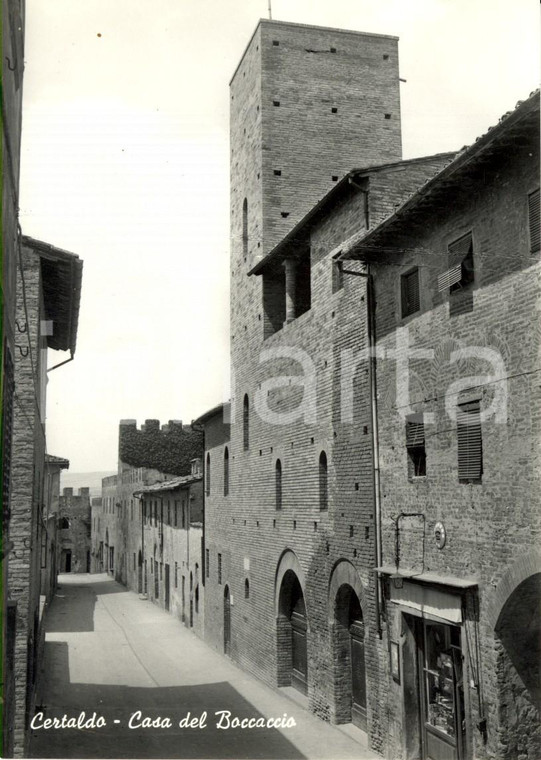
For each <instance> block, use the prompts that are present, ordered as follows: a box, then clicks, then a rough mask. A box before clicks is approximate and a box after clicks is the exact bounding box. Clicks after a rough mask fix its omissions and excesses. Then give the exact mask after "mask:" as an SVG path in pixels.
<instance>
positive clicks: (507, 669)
mask: <svg viewBox="0 0 541 760" xmlns="http://www.w3.org/2000/svg"><path fill="white" fill-rule="evenodd" d="M494 639H495V650H496V660H497V664H496V675H497V693H498V728H499V730H498V734H499V742H498V743H499V746H500V747H501V748H502V755H501V756H502V758H504V760H514V758H517V757H541V721H540V712H541V572H537V573H534V574H533V575H529V576H528V577H527V578H526V579H524V580H523V581H522V582H520V583H519V584H518V585H517V586H516V587H515V588H514V590H513V591H512V593H511V595H510V596H509V598H508V599H507V601H506V602H505V604H504V605H503V607H502V608H501V611H500V614H499V616H498V620H497V622H496V627H495V629H494Z"/></svg>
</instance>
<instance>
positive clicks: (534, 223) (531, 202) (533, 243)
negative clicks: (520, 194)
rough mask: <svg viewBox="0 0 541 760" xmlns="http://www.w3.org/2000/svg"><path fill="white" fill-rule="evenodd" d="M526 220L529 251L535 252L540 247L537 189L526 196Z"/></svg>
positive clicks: (540, 227) (540, 226)
mask: <svg viewBox="0 0 541 760" xmlns="http://www.w3.org/2000/svg"><path fill="white" fill-rule="evenodd" d="M528 221H529V225H530V252H531V253H535V252H536V251H538V250H539V249H540V248H541V217H540V207H539V189H537V190H535V191H534V192H533V193H530V194H529V196H528Z"/></svg>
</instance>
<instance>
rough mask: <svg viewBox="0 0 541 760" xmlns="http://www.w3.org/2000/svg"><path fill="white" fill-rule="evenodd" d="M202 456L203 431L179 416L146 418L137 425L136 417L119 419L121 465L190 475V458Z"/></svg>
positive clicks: (119, 455)
mask: <svg viewBox="0 0 541 760" xmlns="http://www.w3.org/2000/svg"><path fill="white" fill-rule="evenodd" d="M202 456H203V434H202V433H201V432H200V431H195V430H193V429H192V428H191V426H190V425H184V424H183V423H182V420H169V421H168V422H167V423H165V424H163V425H160V420H156V419H148V420H145V422H144V423H143V424H142V425H141V427H140V428H138V427H137V420H132V419H129V420H121V421H120V425H119V436H118V457H119V460H120V462H121V464H122V465H127V466H129V467H133V468H140V467H143V468H145V469H154V470H159V471H160V472H167V473H170V474H171V475H189V474H190V472H191V468H192V465H191V462H192V460H193V459H195V458H198V457H199V458H201V457H202Z"/></svg>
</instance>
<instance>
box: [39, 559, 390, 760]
mask: <svg viewBox="0 0 541 760" xmlns="http://www.w3.org/2000/svg"><path fill="white" fill-rule="evenodd" d="M224 712H225V714H224V715H222V713H224ZM83 713H84V715H83ZM205 713H206V717H205V716H204V714H205ZM216 713H218V715H216ZM227 713H230V715H227ZM284 714H285V715H286V718H284ZM64 715H66V716H67V717H66V719H65V721H64V725H65V722H66V721H67V720H69V719H72V720H75V721H77V720H79V721H80V723H81V724H82V723H86V725H87V727H85V728H74V727H58V728H56V727H54V724H52V721H51V719H53V718H57V719H58V721H59V722H60V721H61V720H62V717H63V716H64ZM134 715H135V717H132V716H134ZM235 716H236V717H238V718H239V719H241V720H242V719H250V718H252V719H254V720H253V722H255V720H257V719H258V718H259V719H261V718H263V722H265V724H266V721H267V719H273V720H276V719H280V721H278V725H274V724H273V725H271V727H267V726H266V725H265V727H253V728H249V727H247V728H241V727H233V726H232V725H231V724H232V722H233V720H232V719H233V717H235ZM100 718H101V720H100ZM145 719H146V720H145ZM183 719H184V721H183V725H182V727H181V726H179V722H181V721H182V720H183ZM287 719H293V721H294V723H295V725H294V726H291V725H290V726H289V727H287V726H286V727H282V726H281V725H280V722H281V721H282V722H284V723H285V722H286V721H287ZM47 720H49V721H51V723H47V722H46V721H47ZM228 720H229V727H228V728H225V729H224V728H218V726H217V724H220V721H221V725H222V726H226V725H228ZM87 721H88V723H87ZM102 721H103V722H104V723H105V724H106V725H102ZM130 721H131V724H132V726H134V727H132V728H130ZM192 721H193V727H188V726H187V725H186V724H187V723H190V722H192ZM33 722H34V726H35V728H34V730H33V731H32V737H31V744H30V757H54V758H236V759H237V760H241V758H242V759H244V758H279V759H283V760H286V759H289V758H291V760H295V759H296V758H310V759H311V758H313V759H314V760H316V759H317V758H329V759H332V760H342V759H343V760H346V759H349V758H352V759H353V758H354V759H355V760H375V759H376V758H379V756H378V755H376V754H374V753H373V752H372V751H371V750H369V749H368V748H367V745H366V736H365V734H363V733H362V732H361V731H359V730H358V729H353V728H351V727H349V728H348V729H347V732H346V731H344V730H342V729H339V728H337V727H335V726H331V725H330V724H328V723H325V722H323V721H320V720H319V719H317V718H315V717H314V716H313V715H312V714H311V713H309V712H308V711H307V710H305V709H304V708H303V707H302V706H300V705H299V704H298V703H297V702H296V701H293V700H292V699H291V698H290V697H289V696H288V693H287V690H286V691H284V690H279V689H276V690H274V689H271V688H270V687H268V686H266V685H265V684H262V683H261V682H259V681H258V680H257V679H255V678H253V677H251V676H250V675H248V674H246V673H244V672H243V671H241V670H240V669H239V668H238V667H236V666H235V665H234V664H233V663H232V662H231V661H230V660H229V659H228V658H226V657H224V656H223V655H221V654H218V653H217V652H215V651H214V650H212V649H210V648H209V647H208V646H207V645H206V644H205V643H204V642H203V641H201V640H200V639H198V638H197V637H196V636H195V635H194V634H193V633H192V632H191V631H190V630H189V629H187V628H186V627H185V626H184V625H182V623H181V622H180V621H178V620H176V619H175V618H174V617H173V616H172V615H170V614H169V613H166V612H164V611H162V610H160V609H159V608H158V607H156V606H155V605H153V604H152V603H151V602H150V601H146V600H142V599H140V598H139V596H138V595H137V594H134V593H132V592H130V591H127V590H126V589H125V588H124V587H123V586H121V585H120V584H118V583H116V582H115V581H112V580H111V579H110V578H109V577H108V576H107V575H105V574H103V575H63V576H60V588H59V590H58V593H57V595H56V596H55V598H54V600H53V602H52V604H51V606H50V608H49V610H48V612H47V618H46V639H45V657H44V663H43V672H42V675H41V678H40V681H39V684H38V700H37V707H36V711H35V714H34V717H33ZM153 722H154V725H153ZM156 722H157V723H158V725H156ZM260 722H261V721H260ZM290 723H291V721H290ZM51 724H52V725H51ZM143 724H145V727H143ZM169 724H171V725H169ZM147 725H148V727H146V726H147ZM46 726H51V727H46ZM70 726H71V724H70ZM380 760H381V759H380Z"/></svg>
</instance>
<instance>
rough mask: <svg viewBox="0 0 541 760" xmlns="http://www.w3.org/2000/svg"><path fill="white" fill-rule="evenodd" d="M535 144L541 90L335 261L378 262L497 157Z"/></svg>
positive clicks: (346, 247)
mask: <svg viewBox="0 0 541 760" xmlns="http://www.w3.org/2000/svg"><path fill="white" fill-rule="evenodd" d="M533 143H535V144H536V145H538V143H539V90H536V91H535V92H533V93H532V94H531V95H530V96H529V98H528V99H527V100H525V101H520V102H519V103H518V104H517V106H516V108H515V109H514V110H513V111H510V112H508V113H506V114H504V115H503V116H502V117H501V119H500V121H499V122H498V124H496V125H495V126H493V127H490V129H489V130H488V131H487V132H486V133H485V134H484V135H482V136H481V137H478V138H477V140H476V141H475V142H474V143H473V144H472V145H470V146H468V147H466V148H464V149H463V150H462V151H461V152H460V153H459V154H458V155H457V156H456V158H455V159H454V160H453V161H451V163H450V164H448V165H447V166H446V167H445V168H444V169H442V170H441V171H440V172H438V174H436V176H435V177H433V178H431V179H429V180H428V181H427V182H425V184H424V185H422V186H421V187H420V188H419V189H418V190H417V191H416V192H415V193H413V194H412V195H411V196H410V197H409V198H408V199H407V200H406V201H405V202H404V203H403V204H402V205H401V206H399V207H398V209H396V210H395V211H394V212H393V213H392V214H390V215H389V216H388V217H387V219H384V221H383V222H381V223H380V224H379V225H378V226H377V227H374V229H373V230H371V231H369V232H366V233H365V234H363V235H360V237H359V239H357V240H355V239H350V240H349V241H346V242H345V243H344V246H343V247H342V251H341V252H340V254H339V255H337V256H336V258H337V259H339V260H346V259H363V260H369V259H371V258H372V257H374V260H376V259H377V255H378V253H380V252H381V251H382V250H383V249H385V247H386V242H387V241H389V240H390V238H391V237H392V236H393V235H396V234H397V233H398V232H399V231H401V230H403V229H404V227H405V225H406V224H408V223H413V222H414V221H415V222H422V221H423V220H424V219H425V218H426V217H427V216H428V215H430V214H434V213H438V212H440V211H442V210H444V209H445V208H447V207H448V203H449V195H450V193H454V192H456V191H457V190H462V191H468V189H469V186H470V184H471V182H472V177H473V178H474V180H473V181H475V175H476V173H478V172H479V170H480V169H482V168H483V167H486V166H487V165H488V164H489V163H490V162H491V161H493V160H494V158H495V157H498V156H508V155H509V154H510V152H511V151H513V150H516V149H517V148H521V147H524V146H529V145H531V144H533ZM390 247H391V248H392V246H390Z"/></svg>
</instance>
